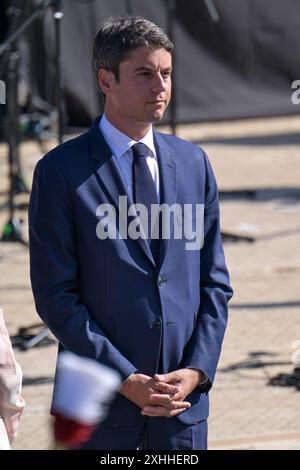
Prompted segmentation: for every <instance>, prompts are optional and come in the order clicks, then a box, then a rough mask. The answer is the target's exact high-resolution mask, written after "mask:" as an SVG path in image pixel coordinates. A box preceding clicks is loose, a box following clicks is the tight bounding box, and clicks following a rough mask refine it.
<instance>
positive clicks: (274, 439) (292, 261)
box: [0, 117, 300, 449]
mask: <svg viewBox="0 0 300 470" xmlns="http://www.w3.org/2000/svg"><path fill="white" fill-rule="evenodd" d="M299 131H300V118H297V117H294V118H277V119H268V120H251V121H243V122H235V123H224V124H222V123H219V124H211V125H200V126H182V127H180V129H179V133H180V135H182V136H186V137H187V138H189V139H193V140H194V141H195V142H201V143H202V146H203V147H204V148H205V150H206V151H207V153H208V154H209V156H210V159H211V162H212V164H213V167H214V169H215V172H216V175H217V179H218V182H219V186H220V189H221V190H222V198H221V212H222V229H223V231H224V232H233V233H235V234H240V235H246V236H251V237H254V238H255V242H254V243H248V242H240V243H233V242H229V243H226V245H225V249H226V257H227V262H228V266H229V269H230V272H231V278H232V284H233V287H234V289H235V297H234V299H233V301H232V303H231V308H230V321H229V326H228V329H227V334H226V337H225V343H224V348H223V353H222V357H221V361H220V364H219V370H218V374H217V379H216V382H215V385H214V388H213V391H212V393H211V417H210V434H209V447H210V448H211V449H300V391H297V390H296V388H293V387H275V386H270V385H268V381H269V379H270V378H271V377H274V376H275V375H277V374H279V373H291V372H292V371H293V367H294V366H293V364H292V361H291V356H292V353H293V352H295V351H294V350H293V349H292V343H293V342H294V341H295V340H300V289H299V288H300V284H299V275H300V250H299V246H300V132H299ZM49 145H50V144H49ZM21 150H22V163H23V167H24V173H25V174H26V178H27V181H28V184H29V185H30V182H31V175H32V169H33V166H34V164H35V162H36V161H37V160H38V159H39V158H40V156H41V151H40V149H39V147H38V146H37V145H36V144H35V143H32V142H28V143H26V144H23V145H22V149H21ZM6 152H7V149H6V147H5V146H4V145H2V146H0V224H1V227H3V224H4V222H5V221H6V219H7V211H6V207H5V202H6V195H5V191H6V188H7V178H6V175H7V168H6ZM245 189H248V190H249V191H250V193H251V191H255V192H254V193H251V194H252V198H245V197H243V193H241V192H239V191H240V190H245ZM228 191H236V192H235V194H232V193H230V192H228ZM24 199H25V200H26V196H25V197H24V196H19V202H21V201H23V200H24ZM20 215H21V216H22V217H23V218H24V227H23V228H24V234H25V238H26V237H27V235H26V232H27V220H26V212H21V213H20ZM0 306H1V307H2V308H3V309H4V313H5V317H6V321H7V325H8V328H9V331H10V333H11V334H12V335H15V334H16V333H17V331H18V328H19V327H24V326H29V325H31V324H33V323H37V322H39V320H38V318H37V315H36V313H35V310H34V306H33V300H32V294H31V290H30V285H29V271H28V252H27V249H26V247H24V246H22V245H20V244H11V243H0ZM16 357H17V359H18V361H19V362H20V364H21V366H22V368H23V372H24V387H23V394H24V397H25V399H26V403H27V404H26V409H25V412H24V415H23V419H22V422H21V426H20V431H19V435H18V438H17V440H16V442H15V444H14V448H15V449H49V448H52V446H53V443H52V438H51V427H50V419H49V416H48V410H49V403H50V396H51V390H52V379H53V370H54V364H55V359H56V345H55V344H50V345H44V346H40V347H35V348H32V349H30V350H29V351H26V352H21V351H18V350H16Z"/></svg>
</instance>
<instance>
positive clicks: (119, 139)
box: [99, 114, 159, 201]
mask: <svg viewBox="0 0 300 470" xmlns="http://www.w3.org/2000/svg"><path fill="white" fill-rule="evenodd" d="M99 129H100V131H101V133H102V135H103V137H104V139H105V141H106V143H107V144H108V146H109V147H110V149H111V151H112V154H113V157H114V158H115V159H116V161H117V164H118V167H119V169H120V173H121V175H122V178H123V181H124V183H125V186H126V188H127V192H128V194H129V195H130V196H131V198H133V194H132V162H133V155H132V151H131V150H130V149H131V147H132V146H133V145H134V144H136V143H137V141H135V140H133V139H132V138H131V137H128V136H127V135H126V134H123V132H121V131H119V129H117V128H116V127H115V126H113V125H112V124H111V123H110V122H109V120H108V119H107V117H106V116H105V114H103V116H102V118H101V119H100V122H99ZM138 142H142V143H143V144H145V145H146V146H147V147H148V148H149V149H150V150H151V152H149V157H146V160H147V165H148V167H149V170H150V173H151V175H152V178H153V181H154V184H155V188H156V192H157V197H158V201H159V171H158V163H157V155H156V150H155V147H154V141H153V130H152V127H151V129H149V131H148V132H147V134H146V135H145V136H144V137H143V138H142V139H141V140H139V141H138Z"/></svg>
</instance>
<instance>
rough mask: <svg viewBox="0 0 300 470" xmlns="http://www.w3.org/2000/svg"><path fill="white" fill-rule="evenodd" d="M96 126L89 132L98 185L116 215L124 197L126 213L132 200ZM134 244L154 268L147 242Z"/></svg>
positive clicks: (96, 123) (96, 121) (95, 124)
mask: <svg viewBox="0 0 300 470" xmlns="http://www.w3.org/2000/svg"><path fill="white" fill-rule="evenodd" d="M98 124H99V119H97V120H95V121H94V123H93V125H92V127H91V128H90V130H89V142H90V152H91V157H92V158H93V159H94V160H97V161H98V162H99V164H98V166H97V169H96V175H97V180H98V183H99V185H100V186H101V187H102V189H103V190H104V192H105V194H106V196H107V200H108V201H110V202H111V203H112V204H113V205H114V206H115V208H116V212H117V214H119V196H126V197H127V213H128V209H129V207H130V206H131V205H132V204H133V201H132V198H131V196H130V195H129V194H128V193H127V189H126V186H125V184H124V182H123V178H122V176H121V174H120V171H119V167H118V164H117V162H116V161H115V159H114V158H112V152H111V149H110V147H109V146H108V144H107V143H106V141H105V139H104V137H103V135H102V133H101V132H100V130H99V127H98ZM135 214H136V213H135ZM136 217H137V215H136ZM136 243H138V245H139V246H140V248H141V249H142V250H143V252H144V253H145V255H146V256H147V257H148V258H149V260H150V261H151V262H152V264H153V265H154V266H155V262H154V259H153V256H152V253H151V250H150V247H149V244H148V242H147V240H144V239H142V238H138V239H137V240H136Z"/></svg>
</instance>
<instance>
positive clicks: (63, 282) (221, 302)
mask: <svg viewBox="0 0 300 470" xmlns="http://www.w3.org/2000/svg"><path fill="white" fill-rule="evenodd" d="M154 141H155V146H156V150H157V156H158V162H159V171H160V188H161V197H162V201H161V202H165V203H167V204H169V205H172V204H174V203H178V204H181V205H183V204H204V205H205V210H204V245H203V247H202V249H201V250H200V249H198V250H186V249H185V247H186V245H185V243H186V241H187V240H185V239H184V238H183V239H174V237H173V238H171V239H170V240H163V241H161V253H160V265H159V266H158V267H157V266H155V264H154V261H153V258H152V255H151V251H150V249H149V245H148V243H147V241H146V240H143V239H138V240H132V239H130V238H128V239H127V240H125V239H120V238H117V239H115V240H112V239H109V238H107V239H106V240H100V239H99V238H98V237H97V236H96V226H97V223H98V222H99V217H97V215H96V212H97V207H98V206H99V205H100V204H102V203H109V204H113V205H114V206H115V208H116V212H117V213H118V198H119V196H120V195H126V189H125V186H124V184H123V181H122V178H121V176H120V174H119V170H118V166H117V163H116V162H115V160H114V158H112V155H111V151H110V149H109V147H108V146H107V144H106V142H105V140H104V139H103V137H102V135H101V133H100V131H99V128H98V121H95V123H94V124H93V125H92V127H91V128H90V130H89V131H88V132H86V133H84V134H83V135H81V136H79V137H77V138H75V139H72V140H69V141H67V142H65V143H64V144H62V145H60V146H58V147H57V148H55V149H54V150H52V151H50V152H49V153H48V154H47V155H45V157H44V158H42V159H41V160H40V161H39V162H38V164H37V166H36V169H35V173H34V179H33V187H32V193H31V199H30V210H29V223H30V267H31V282H32V289H33V294H34V299H35V304H36V309H37V312H38V314H39V315H40V317H41V318H42V319H43V321H44V322H45V323H46V324H47V325H48V326H49V328H50V329H51V330H52V332H53V333H54V335H55V336H56V337H57V338H58V340H59V342H60V350H61V349H68V350H70V351H72V352H74V353H77V354H79V355H82V356H87V357H90V358H94V359H96V360H97V361H99V362H101V363H102V364H104V365H106V366H108V367H112V368H114V369H116V370H117V371H118V372H119V373H120V374H121V376H122V378H123V379H126V378H127V377H128V376H129V375H130V374H132V373H134V372H135V371H139V372H140V373H143V374H147V375H149V376H153V375H154V373H155V372H156V371H157V367H158V363H159V357H160V355H161V364H162V368H163V372H169V371H174V370H176V369H180V368H184V367H186V366H192V367H195V368H199V369H201V370H203V371H204V372H205V374H206V375H207V377H208V378H209V381H208V383H207V385H206V386H205V387H203V388H201V387H197V389H195V390H194V391H193V392H192V394H191V395H190V396H188V397H187V400H189V401H190V402H191V403H192V405H193V406H192V407H191V408H190V409H189V410H187V411H185V412H184V413H182V414H180V415H179V416H178V419H180V420H181V421H182V422H183V423H186V424H192V423H194V422H197V421H199V420H202V419H205V418H206V417H207V415H208V394H207V392H208V390H209V388H210V387H211V385H212V383H213V380H214V376H215V372H216V367H217V363H218V359H219V355H220V349H221V344H222V340H223V335H224V331H225V327H226V321H227V303H228V300H229V299H230V297H231V295H232V290H231V287H230V285H229V277H228V272H227V269H226V265H225V261H224V254H223V248H222V241H221V236H220V226H219V204H218V191H217V186H216V182H215V178H214V175H213V172H212V169H211V166H210V164H209V161H208V159H207V156H206V155H205V153H204V152H203V150H201V149H200V148H198V147H197V146H195V145H193V144H191V143H188V142H186V141H184V140H182V139H179V138H177V137H174V136H170V135H164V134H161V133H158V132H154ZM141 419H144V418H143V417H142V416H141V414H140V409H139V408H138V407H137V406H136V405H135V404H133V403H132V402H130V401H129V400H127V399H126V398H125V397H123V396H122V395H120V394H119V395H118V396H117V398H116V399H115V401H114V402H113V404H112V406H111V409H110V413H109V416H108V418H107V420H106V422H107V423H110V424H119V425H121V424H124V425H126V424H129V425H130V424H135V423H138V422H139V421H140V420H141Z"/></svg>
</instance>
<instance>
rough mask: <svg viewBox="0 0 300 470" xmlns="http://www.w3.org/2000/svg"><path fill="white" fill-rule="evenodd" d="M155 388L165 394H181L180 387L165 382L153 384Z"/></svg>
mask: <svg viewBox="0 0 300 470" xmlns="http://www.w3.org/2000/svg"><path fill="white" fill-rule="evenodd" d="M153 388H154V389H156V390H159V391H160V392H163V393H168V394H172V395H174V394H175V393H178V392H179V387H178V386H177V385H170V384H167V383H163V382H156V383H154V384H153Z"/></svg>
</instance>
